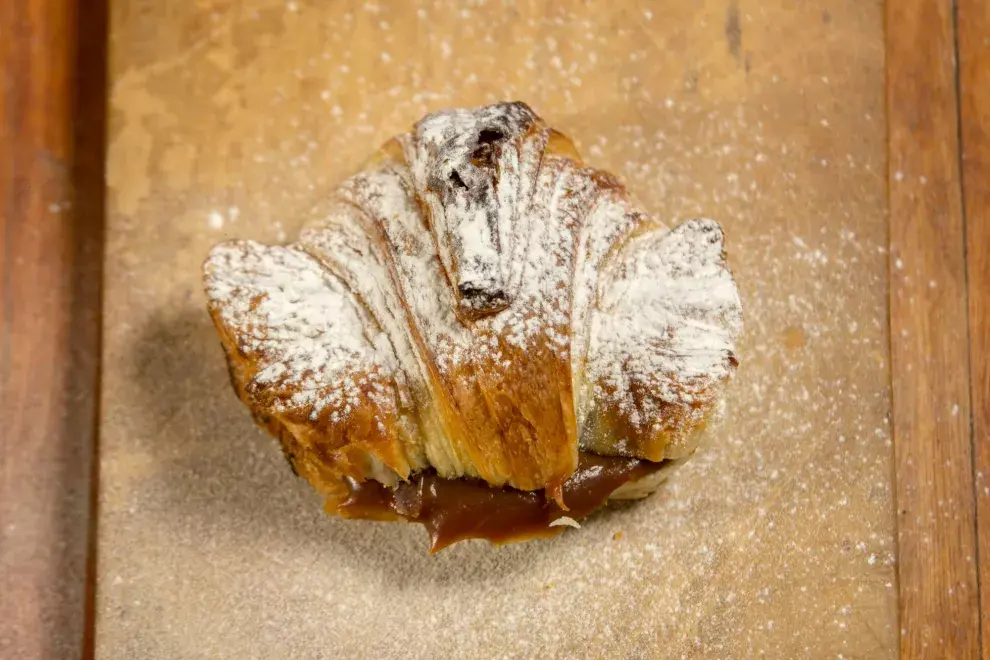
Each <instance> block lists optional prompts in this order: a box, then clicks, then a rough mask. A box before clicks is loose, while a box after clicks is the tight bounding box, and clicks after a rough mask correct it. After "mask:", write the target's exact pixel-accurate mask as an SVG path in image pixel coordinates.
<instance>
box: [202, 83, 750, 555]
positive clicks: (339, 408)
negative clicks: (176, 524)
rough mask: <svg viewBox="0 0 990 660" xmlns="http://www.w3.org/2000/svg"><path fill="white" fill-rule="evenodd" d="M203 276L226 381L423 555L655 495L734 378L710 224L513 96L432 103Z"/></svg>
mask: <svg viewBox="0 0 990 660" xmlns="http://www.w3.org/2000/svg"><path fill="white" fill-rule="evenodd" d="M204 284H205V291H206V295H207V299H208V308H209V312H210V314H211V316H212V318H213V321H214V323H215V324H216V327H217V330H218V332H219V335H220V339H221V343H222V345H223V348H224V351H225V354H226V358H227V363H228V366H229V370H230V376H231V382H232V384H233V386H234V389H235V390H236V392H237V394H238V396H239V397H240V399H241V400H242V401H243V402H244V403H245V404H247V406H248V407H249V408H250V409H251V411H252V413H253V415H254V418H255V419H256V421H257V422H258V423H259V424H261V425H262V426H263V427H265V428H267V429H268V430H269V431H270V432H271V433H272V434H273V435H275V436H276V437H278V438H279V439H280V441H281V445H282V449H283V451H284V454H285V457H286V459H287V460H288V462H289V464H290V466H291V467H292V469H293V471H294V472H295V473H296V474H298V475H301V476H302V477H304V478H305V479H306V480H308V481H309V483H310V484H312V485H313V486H314V487H315V488H316V490H317V491H319V492H320V493H321V494H322V495H323V496H324V497H325V501H326V504H325V508H326V510H327V511H328V512H329V513H331V514H335V515H339V516H342V517H345V518H365V519H374V520H407V521H415V522H420V523H422V524H423V525H424V526H425V527H426V528H427V530H428V531H429V533H430V536H431V541H432V543H431V551H433V552H436V551H438V550H440V549H442V548H443V547H446V546H447V545H450V544H451V543H454V542H456V541H459V540H462V539H466V538H486V539H489V540H491V541H493V542H496V543H504V542H508V541H515V540H521V539H527V538H533V537H540V536H550V535H552V534H555V533H558V532H559V531H561V529H562V528H563V527H562V526H561V523H564V524H567V525H572V526H574V525H576V524H577V523H576V522H575V519H579V518H581V517H583V516H586V515H588V514H589V513H590V512H592V511H593V510H595V509H597V508H598V507H600V506H601V505H603V504H604V503H605V502H606V500H608V499H610V498H611V499H616V498H623V497H626V498H630V497H642V496H645V495H646V494H648V493H649V492H651V491H652V490H654V489H655V488H656V486H657V485H658V484H659V483H660V482H661V481H662V480H663V478H664V476H665V475H666V474H667V473H668V471H669V468H671V467H672V466H674V465H677V464H679V463H680V462H681V461H683V460H684V459H686V458H687V457H688V456H690V455H691V454H692V453H693V451H694V449H695V447H696V445H697V443H698V438H699V435H700V432H701V431H702V430H703V429H704V427H705V425H706V421H708V420H710V418H711V417H712V415H714V414H715V412H716V406H717V404H718V401H719V397H720V394H721V392H722V390H723V388H724V385H725V383H726V382H727V381H728V379H729V377H730V376H731V374H732V373H733V372H734V370H735V368H736V367H737V358H736V353H735V347H736V341H737V338H738V336H739V333H740V330H741V318H742V315H741V305H740V300H739V295H738V292H737V289H736V285H735V282H734V281H733V278H732V275H731V274H730V272H729V270H728V269H727V266H726V263H725V254H724V248H723V234H722V231H721V228H720V227H719V225H718V224H716V223H715V222H713V221H711V220H705V219H695V220H689V221H686V222H683V223H682V224H679V225H678V226H676V227H674V228H672V229H671V228H668V227H666V226H665V225H663V224H662V223H661V222H659V221H657V220H655V219H654V218H652V217H650V216H649V215H647V214H646V213H645V212H644V211H642V210H641V209H640V207H639V206H638V205H637V204H636V203H635V201H634V200H633V199H632V198H631V197H630V195H629V193H628V192H627V191H626V190H625V188H624V187H623V186H622V185H621V184H620V183H619V181H618V180H617V179H616V178H615V177H613V176H612V175H610V174H608V173H605V172H602V171H600V170H596V169H593V168H591V167H588V166H587V165H585V164H584V163H583V162H582V161H581V159H580V157H579V155H578V153H577V150H576V149H575V147H574V145H573V144H572V143H571V141H570V140H569V139H567V138H566V137H565V136H564V135H562V134H561V133H559V132H557V131H555V130H553V129H551V128H549V127H548V126H547V125H546V124H545V123H544V121H543V120H542V119H541V118H540V117H538V116H537V115H536V114H535V113H534V112H533V111H532V110H531V109H530V108H529V107H528V106H527V105H525V104H523V103H499V104H495V105H489V106H485V107H480V108H473V109H455V110H446V111H442V112H437V113H434V114H430V115H427V116H426V117H424V118H423V119H422V120H420V121H419V122H418V123H416V124H415V125H414V127H413V128H412V130H411V131H410V132H408V133H404V134H402V135H399V136H398V137H396V138H394V139H392V140H391V141H389V142H388V143H386V144H385V145H384V146H383V147H382V148H381V149H380V150H379V152H378V153H377V154H376V155H375V156H374V157H373V158H372V159H371V160H370V161H369V162H368V163H367V164H366V165H365V166H364V167H363V168H362V170H361V171H360V172H359V173H357V174H355V175H354V176H352V177H351V178H349V179H347V180H346V181H345V182H344V183H342V184H341V185H340V187H339V188H338V189H337V190H336V191H335V192H334V193H333V196H332V200H331V205H330V211H329V212H328V214H327V215H326V217H323V218H319V219H317V220H314V221H313V222H311V223H310V224H308V225H307V226H305V227H304V229H303V230H302V232H301V234H300V236H299V239H298V241H297V242H295V243H292V244H290V245H285V246H267V245H261V244H259V243H256V242H252V241H246V240H238V241H231V242H226V243H221V244H219V245H217V246H215V247H214V248H213V249H212V251H211V252H210V254H209V257H208V258H207V260H206V262H205V264H204Z"/></svg>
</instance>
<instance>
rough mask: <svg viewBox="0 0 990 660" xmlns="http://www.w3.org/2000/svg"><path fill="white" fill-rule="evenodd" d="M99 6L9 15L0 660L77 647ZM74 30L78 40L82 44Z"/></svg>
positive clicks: (92, 373)
mask: <svg viewBox="0 0 990 660" xmlns="http://www.w3.org/2000/svg"><path fill="white" fill-rule="evenodd" d="M102 4H103V3H99V2H97V3H91V4H87V11H88V12H89V13H88V15H87V16H85V17H83V18H82V19H81V20H79V21H77V16H76V14H75V11H74V9H75V7H74V3H71V2H69V3H65V2H55V1H53V0H35V1H31V2H4V3H0V73H2V84H3V92H2V101H3V102H2V104H0V214H2V215H0V269H2V278H0V279H2V287H0V310H2V311H0V419H2V420H3V428H2V431H0V657H3V658H4V659H5V660H7V659H21V658H24V659H28V658H31V659H34V658H72V657H78V656H79V655H80V654H81V652H82V648H83V646H84V636H85V634H86V633H85V630H86V625H85V608H86V599H87V588H86V584H87V582H86V574H87V570H88V567H87V561H88V557H87V547H88V545H89V539H91V538H92V534H91V530H90V521H91V517H90V515H89V513H90V506H91V503H92V495H91V489H90V486H91V471H92V466H93V461H92V446H93V445H92V443H93V439H94V424H95V413H96V405H95V402H96V392H97V388H98V384H97V372H98V357H99V350H98V338H99V291H100V277H101V274H100V273H101V262H102V233H101V229H102V216H103V209H102V199H103V181H102V180H103V176H102V172H103V169H104V168H103V160H104V158H103V154H104V151H105V150H104V148H103V141H104V140H103V125H104V116H105V112H104V110H103V106H104V102H103V98H104V87H103V84H104V81H105V73H104V66H103V64H104V62H103V60H104V59H105V58H104V55H105V52H106V49H105V46H104V45H103V44H104V43H105V35H106V31H105V29H102V30H101V29H100V23H99V18H100V17H101V16H102V17H103V19H104V21H105V16H106V14H105V12H103V13H101V11H100V8H101V6H102ZM77 30H80V31H82V32H83V35H82V36H81V37H80V38H77Z"/></svg>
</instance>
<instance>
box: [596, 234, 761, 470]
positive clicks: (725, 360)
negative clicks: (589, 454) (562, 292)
mask: <svg viewBox="0 0 990 660" xmlns="http://www.w3.org/2000/svg"><path fill="white" fill-rule="evenodd" d="M605 270H606V272H605V276H604V278H603V281H602V282H601V285H600V287H599V292H598V301H597V304H596V306H595V308H594V310H593V311H592V317H591V325H592V329H591V337H590V345H589V349H588V359H587V368H586V372H585V375H584V378H585V381H586V383H585V386H586V387H587V388H589V389H590V390H591V393H590V395H589V396H588V397H587V398H588V400H589V401H591V403H590V406H591V407H592V410H590V411H588V414H587V415H585V416H584V425H583V428H582V432H581V440H580V442H581V448H582V449H585V450H588V451H595V452H597V453H601V454H610V455H626V456H636V457H640V458H647V459H649V460H653V461H657V460H663V459H671V458H679V457H682V456H686V455H688V454H690V452H691V451H693V449H694V447H695V444H696V441H697V437H698V432H699V431H700V430H702V429H703V428H704V426H705V424H706V420H710V417H711V413H712V412H713V408H714V406H715V404H716V402H717V401H718V398H719V395H720V393H721V390H722V387H723V385H724V383H725V382H726V381H727V380H728V379H729V377H730V376H731V374H732V373H733V371H734V370H735V368H736V366H737V364H738V362H737V358H736V341H737V340H738V338H739V335H740V333H741V331H742V305H741V303H740V299H739V292H738V290H737V289H736V285H735V282H734V281H733V278H732V275H731V273H730V272H729V269H728V267H727V266H726V263H725V253H724V237H723V233H722V229H721V227H720V226H719V225H718V223H716V222H714V221H712V220H708V219H695V220H688V221H686V222H684V223H682V224H680V225H678V226H677V227H675V228H674V229H672V230H670V231H665V230H653V231H649V232H646V233H644V234H640V235H638V236H636V237H634V238H632V239H630V240H629V241H628V242H627V243H626V245H625V246H623V248H622V249H621V250H620V251H619V252H618V253H617V254H616V255H615V257H614V258H613V260H612V261H611V262H609V263H608V264H607V265H606V268H605Z"/></svg>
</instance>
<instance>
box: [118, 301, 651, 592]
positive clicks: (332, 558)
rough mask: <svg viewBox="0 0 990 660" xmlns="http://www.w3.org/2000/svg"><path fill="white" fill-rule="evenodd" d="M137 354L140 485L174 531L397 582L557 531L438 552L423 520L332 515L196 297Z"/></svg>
mask: <svg viewBox="0 0 990 660" xmlns="http://www.w3.org/2000/svg"><path fill="white" fill-rule="evenodd" d="M193 299H194V300H195V298H193ZM130 365H131V367H130V368H132V369H133V370H134V371H133V373H132V374H130V375H129V380H130V381H131V382H132V383H133V385H134V386H135V388H136V390H137V391H136V392H134V393H133V397H134V398H135V401H137V402H138V403H139V405H138V406H136V408H138V410H137V411H136V412H135V414H138V415H143V416H146V419H144V420H142V423H141V428H142V429H147V430H148V432H150V433H151V434H152V438H151V440H152V442H151V443H150V444H151V452H152V454H153V457H152V458H153V460H154V461H155V462H156V464H157V465H156V468H155V469H154V470H153V473H152V474H151V475H150V476H149V477H147V478H146V480H145V481H144V483H143V484H142V486H141V490H142V493H143V500H145V502H146V506H148V507H153V508H154V509H155V510H156V511H155V514H156V517H155V519H156V520H162V521H165V522H164V523H160V524H166V525H169V526H173V529H171V530H165V531H166V532H169V531H171V532H175V533H176V534H179V533H180V532H181V533H182V535H184V536H188V535H190V534H192V535H194V536H195V537H196V538H201V539H202V544H203V547H209V543H210V540H211V536H212V535H224V534H226V535H228V536H229V535H234V536H235V537H236V538H238V539H241V538H243V539H244V540H243V541H238V543H239V544H242V545H241V546H240V547H238V548H237V551H238V552H244V553H250V552H251V550H252V546H269V547H272V546H273V545H274V547H277V548H279V554H281V555H285V556H289V555H293V554H304V555H306V556H317V557H319V559H318V560H317V561H318V562H325V567H324V568H325V569H327V570H329V569H330V568H332V567H334V566H338V565H340V564H342V563H346V564H347V565H349V566H355V567H359V568H360V569H361V570H367V571H369V572H370V573H375V574H378V575H379V577H380V579H384V580H387V581H388V583H389V584H392V585H395V586H398V587H402V586H415V585H416V584H417V583H420V582H424V581H426V582H433V583H437V584H450V585H456V584H461V583H477V582H481V581H498V580H502V579H505V578H508V577H511V576H512V575H516V574H520V573H524V572H526V571H527V570H530V569H533V567H535V566H538V565H539V564H540V563H541V562H539V557H540V556H541V555H545V554H547V553H552V552H554V546H555V545H556V544H557V543H559V542H560V541H561V538H562V537H560V536H558V537H553V538H549V539H537V540H534V541H530V542H527V543H513V544H509V545H505V546H500V547H499V546H492V545H491V544H489V543H487V542H485V541H467V542H461V543H458V544H456V545H454V546H453V547H450V548H448V549H446V550H444V551H442V552H440V553H439V554H438V555H436V556H430V555H429V554H428V548H429V538H428V535H427V533H426V531H425V530H424V529H423V528H422V527H420V526H419V525H416V524H403V523H377V522H368V521H360V520H344V519H340V518H335V517H333V516H328V515H326V514H325V513H323V511H322V507H321V502H320V498H319V496H318V495H317V494H316V493H315V492H314V491H313V490H312V489H311V488H310V487H309V485H308V484H307V483H306V482H305V481H304V480H302V479H300V478H298V477H296V476H294V475H293V474H292V471H291V470H290V468H289V466H288V465H287V464H286V461H285V459H284V457H283V456H282V453H281V450H280V449H279V446H278V442H277V440H275V439H274V438H272V437H270V436H269V435H268V434H267V433H266V432H264V431H263V430H261V429H260V428H259V427H257V426H256V425H255V424H254V422H253V421H252V420H251V416H250V414H249V412H248V410H247V409H246V408H245V407H244V406H243V405H242V404H241V402H240V401H238V400H237V398H236V396H235V394H234V392H233V390H232V388H231V386H230V383H229V379H228V375H227V369H226V364H225V361H224V357H223V351H222V349H221V347H220V343H219V340H218V338H217V336H216V332H215V330H214V328H213V325H212V323H211V322H210V319H209V316H208V314H207V313H206V311H205V309H204V310H200V309H197V308H196V307H195V306H194V305H193V303H192V302H190V303H189V304H188V305H182V306H181V307H180V308H179V309H178V310H177V311H176V312H175V313H174V314H170V315H169V314H159V315H157V316H154V317H152V320H151V321H150V322H149V323H148V324H147V325H146V327H144V328H143V329H142V331H141V333H140V337H139V340H138V341H137V343H136V345H135V347H134V349H133V355H132V359H131V361H130ZM630 506H635V504H632V503H629V504H627V503H622V504H616V505H610V506H609V508H613V509H615V508H622V509H625V508H627V507H630ZM598 515H601V514H600V513H597V514H594V515H593V517H597V516H598ZM164 536H165V537H166V538H168V537H170V536H171V534H168V533H166V534H165V535H164ZM283 550H284V551H283ZM217 560H218V561H219V560H220V558H217ZM282 568H283V567H282V566H273V567H271V570H272V571H277V570H282ZM310 570H319V569H318V564H314V566H313V567H311V569H310Z"/></svg>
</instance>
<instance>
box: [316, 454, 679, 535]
mask: <svg viewBox="0 0 990 660" xmlns="http://www.w3.org/2000/svg"><path fill="white" fill-rule="evenodd" d="M662 465H663V464H662V463H653V462H650V461H643V460H639V459H634V458H620V457H613V456H599V455H597V454H590V453H587V452H581V454H580V458H579V460H578V468H577V470H576V471H575V472H574V474H573V475H571V477H570V479H568V480H567V481H566V482H565V483H564V502H566V504H567V507H568V509H567V510H566V511H565V510H563V509H561V508H560V507H559V506H558V505H557V503H556V502H554V501H553V500H551V499H548V498H547V496H546V493H545V491H542V490H539V491H533V492H529V491H523V490H516V489H514V488H495V487H492V486H489V485H488V484H487V483H485V482H484V481H480V480H476V479H443V478H441V477H438V476H437V474H436V473H435V472H433V471H425V472H421V473H419V474H416V475H415V476H413V477H411V478H410V480H409V481H403V482H400V483H399V485H398V486H396V487H395V488H394V489H393V488H389V487H387V486H385V485H383V484H381V483H379V482H377V481H363V482H358V481H354V480H352V479H348V480H347V483H348V487H349V489H350V493H349V495H348V496H347V497H346V498H344V500H343V501H341V502H340V503H339V504H337V505H336V507H335V508H334V510H333V511H332V512H333V513H335V514H337V515H339V516H342V517H344V518H364V519H371V520H408V521H409V522H417V523H420V524H422V525H423V526H424V527H425V528H426V530H427V531H428V532H429V534H430V541H431V545H430V552H431V553H436V552H439V551H440V550H443V549H444V548H446V547H447V546H449V545H451V544H453V543H456V542H457V541H463V540H465V539H488V540H489V541H491V542H492V543H495V544H499V545H500V544H503V543H508V542H510V541H518V540H521V539H527V538H538V537H546V536H554V535H555V534H559V533H560V532H561V531H562V530H563V527H560V526H555V527H550V526H549V525H550V523H551V522H553V521H554V520H556V519H557V518H560V517H561V516H569V517H570V518H574V519H578V518H583V517H584V516H587V515H588V514H590V513H591V512H592V511H594V510H595V509H597V508H598V507H600V506H601V505H603V504H604V503H605V500H607V499H608V497H609V495H611V494H612V492H614V491H615V489H616V488H618V487H619V486H622V485H623V484H626V483H628V482H630V481H637V480H639V479H641V478H643V477H645V476H647V475H649V474H651V473H653V472H656V471H657V470H659V469H660V468H661V467H662Z"/></svg>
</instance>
